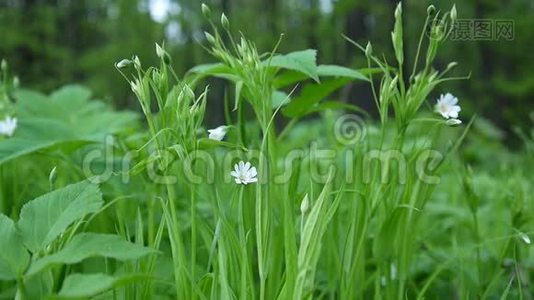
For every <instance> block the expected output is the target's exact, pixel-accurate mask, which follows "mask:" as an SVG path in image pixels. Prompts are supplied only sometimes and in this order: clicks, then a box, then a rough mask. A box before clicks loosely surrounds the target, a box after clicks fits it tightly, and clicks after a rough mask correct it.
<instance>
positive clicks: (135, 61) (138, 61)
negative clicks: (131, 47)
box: [133, 55, 141, 68]
mask: <svg viewBox="0 0 534 300" xmlns="http://www.w3.org/2000/svg"><path fill="white" fill-rule="evenodd" d="M133 62H134V64H135V67H136V68H141V60H140V59H139V57H138V56H137V55H136V56H134V59H133Z"/></svg>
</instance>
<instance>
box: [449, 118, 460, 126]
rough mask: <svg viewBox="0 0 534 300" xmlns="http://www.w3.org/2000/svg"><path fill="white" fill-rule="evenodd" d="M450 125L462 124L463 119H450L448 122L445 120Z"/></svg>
mask: <svg viewBox="0 0 534 300" xmlns="http://www.w3.org/2000/svg"><path fill="white" fill-rule="evenodd" d="M445 123H446V124H447V125H449V126H456V125H460V124H462V120H459V119H448V120H447V122H445Z"/></svg>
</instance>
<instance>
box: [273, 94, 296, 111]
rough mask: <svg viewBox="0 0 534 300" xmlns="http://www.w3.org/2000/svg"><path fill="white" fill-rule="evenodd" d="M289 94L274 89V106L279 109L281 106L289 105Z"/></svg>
mask: <svg viewBox="0 0 534 300" xmlns="http://www.w3.org/2000/svg"><path fill="white" fill-rule="evenodd" d="M290 100H291V99H290V98H289V96H288V95H287V94H286V93H284V92H282V91H274V92H273V95H272V103H273V108H274V109H277V108H278V107H280V106H284V105H287V104H288V103H289V102H290Z"/></svg>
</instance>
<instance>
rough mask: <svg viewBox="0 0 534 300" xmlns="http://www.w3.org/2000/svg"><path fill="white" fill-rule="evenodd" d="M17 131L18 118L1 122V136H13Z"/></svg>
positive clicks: (8, 118)
mask: <svg viewBox="0 0 534 300" xmlns="http://www.w3.org/2000/svg"><path fill="white" fill-rule="evenodd" d="M15 129H17V118H11V117H6V119H5V120H3V121H0V135H5V136H12V135H13V133H14V132H15Z"/></svg>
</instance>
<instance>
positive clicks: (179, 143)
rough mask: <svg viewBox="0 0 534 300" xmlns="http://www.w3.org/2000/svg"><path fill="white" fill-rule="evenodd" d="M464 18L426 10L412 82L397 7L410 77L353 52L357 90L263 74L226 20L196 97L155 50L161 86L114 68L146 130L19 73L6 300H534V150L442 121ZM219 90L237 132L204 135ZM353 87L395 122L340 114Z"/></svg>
mask: <svg viewBox="0 0 534 300" xmlns="http://www.w3.org/2000/svg"><path fill="white" fill-rule="evenodd" d="M202 10H203V13H204V14H205V16H206V17H207V18H210V17H211V12H210V10H209V8H208V7H207V6H203V7H202ZM455 15H456V11H455V9H454V8H453V9H452V10H451V11H450V12H447V13H445V14H441V15H436V14H435V11H434V10H433V8H429V16H428V18H427V20H426V22H425V24H424V28H425V30H423V32H422V33H421V42H420V44H419V46H418V49H419V50H418V51H417V57H416V58H415V59H413V60H410V61H415V64H414V65H413V66H406V65H405V57H404V51H403V49H404V45H403V30H402V7H401V5H399V6H398V7H397V10H396V12H395V25H394V29H393V32H392V42H393V48H394V49H395V53H396V56H395V60H396V61H395V63H394V64H391V63H387V62H386V61H384V59H382V58H380V55H376V56H375V55H374V52H375V51H376V50H373V49H372V46H371V44H368V45H367V46H366V47H362V46H360V45H358V44H356V43H354V42H352V41H350V42H352V43H353V44H354V46H355V51H360V50H361V52H360V53H361V55H363V56H365V57H366V58H367V61H368V65H367V66H363V68H362V69H359V70H353V69H349V68H345V67H341V66H332V65H317V63H316V57H315V55H316V52H315V51H314V50H305V51H299V52H294V53H290V54H286V55H281V54H278V53H277V51H276V47H275V48H274V50H273V51H271V52H269V53H266V54H264V55H260V54H259V53H258V51H257V49H256V48H255V46H254V43H253V42H252V41H250V40H247V39H246V38H245V37H241V38H240V39H239V41H238V42H234V39H235V36H234V35H233V34H232V33H231V30H230V22H229V20H228V19H227V18H226V17H225V16H224V15H223V16H222V17H221V21H220V25H216V24H215V23H212V26H213V28H212V29H213V30H212V31H211V33H206V39H207V42H208V44H207V45H206V47H207V49H208V51H209V52H210V53H211V54H213V56H214V57H215V58H217V59H218V61H219V62H218V63H216V64H211V65H203V66H197V67H195V68H194V69H192V70H191V71H190V72H188V73H187V74H185V75H184V76H183V77H182V78H179V77H178V76H177V75H176V74H175V73H174V71H173V70H172V68H171V67H170V65H171V63H172V61H171V60H172V58H171V57H170V56H169V55H168V54H167V53H166V51H165V49H164V47H163V46H160V45H156V54H157V56H158V57H159V58H160V65H159V67H157V68H156V67H146V66H143V65H142V62H141V60H140V59H139V58H138V57H133V58H132V59H125V60H123V61H121V62H119V63H118V64H117V65H116V67H117V70H118V71H119V72H121V74H122V75H123V76H124V77H125V79H126V80H127V82H128V83H130V84H131V87H132V91H133V93H135V95H136V96H137V98H138V100H139V103H140V105H141V108H142V111H143V115H144V121H143V122H140V121H139V120H138V119H137V118H136V115H135V114H133V113H128V112H113V111H111V110H110V109H109V108H107V107H105V105H103V104H102V103H100V102H98V101H96V100H90V98H91V97H90V92H88V91H87V90H86V89H85V88H83V87H80V86H68V87H64V88H62V89H60V90H58V91H57V92H55V93H53V94H51V95H49V96H44V95H41V94H39V93H36V92H32V91H27V90H24V89H19V88H17V87H16V86H14V85H13V84H12V81H11V79H10V76H9V74H8V72H7V67H5V68H3V74H2V78H1V79H2V88H3V89H2V97H3V98H2V99H1V101H3V102H2V104H3V106H2V107H0V108H1V109H2V110H3V111H2V113H3V114H4V115H5V116H13V115H16V117H17V119H18V125H17V128H16V129H15V131H14V134H13V135H12V136H9V137H8V136H7V135H6V136H5V137H4V138H3V139H2V140H0V154H1V155H2V156H1V157H0V182H1V186H0V209H1V211H2V212H3V214H2V215H1V218H0V224H1V227H0V232H1V233H2V236H3V237H4V238H3V240H2V241H0V280H3V281H2V282H1V283H0V287H1V290H2V292H1V293H0V296H1V297H3V298H13V297H16V298H18V299H39V298H46V297H50V298H61V299H63V298H88V297H96V298H120V299H122V298H127V299H131V298H136V299H137V298H147V299H154V298H165V299H167V298H171V299H172V298H177V299H232V298H238V299H256V298H257V299H303V298H305V299H316V298H318V299H323V298H327V299H370V298H375V299H423V298H427V299H444V298H445V299H450V298H461V299H478V298H484V299H486V298H490V299H496V298H500V299H508V298H509V299H523V298H524V299H530V297H531V296H530V295H531V294H532V292H533V288H532V287H531V285H530V280H532V279H533V278H532V272H531V271H532V267H533V263H534V262H533V260H532V253H531V252H532V250H531V247H530V238H529V235H531V234H532V229H531V228H532V225H533V223H532V216H533V215H534V211H533V206H532V203H531V199H530V197H531V195H532V193H533V192H534V191H533V186H532V178H531V177H532V176H530V170H531V167H532V166H534V161H533V157H532V149H533V148H532V145H534V135H533V134H530V135H529V134H528V133H521V136H522V137H523V139H524V141H525V149H524V150H521V151H519V152H517V153H512V152H510V151H509V150H507V149H506V148H505V147H504V146H503V145H502V144H501V142H500V132H499V130H498V129H497V128H495V127H493V126H492V125H491V124H489V123H488V122H487V121H485V120H484V119H483V118H476V117H475V116H467V115H462V112H460V115H459V116H457V115H455V112H454V111H455V108H453V106H454V105H453V104H455V103H449V104H447V103H446V104H447V105H448V106H447V105H446V106H444V107H442V106H440V105H441V104H443V103H442V102H438V105H437V107H436V108H434V104H435V103H436V100H434V99H436V98H439V97H438V96H439V95H437V94H436V93H435V92H434V88H435V87H436V86H437V85H438V84H441V83H443V82H444V81H447V80H452V79H456V78H448V77H446V74H447V73H448V72H449V71H450V69H452V68H453V67H455V64H454V63H451V64H449V66H448V67H447V68H446V69H445V70H441V71H440V70H435V69H434V68H433V67H432V63H433V60H434V58H435V56H436V53H437V50H438V48H439V47H440V46H441V45H442V44H443V43H444V42H445V41H446V39H447V35H448V34H449V33H450V30H451V28H452V27H451V26H452V25H451V24H453V23H454V19H455ZM427 28H430V30H429V34H425V32H426V29H427ZM358 48H359V49H358ZM213 76H214V77H219V78H223V79H225V80H227V81H228V82H229V93H228V97H227V98H226V99H225V108H226V111H225V115H226V124H221V125H223V126H225V127H220V128H218V129H216V130H215V131H207V128H206V127H205V125H204V124H205V119H208V118H209V116H207V115H205V108H206V105H209V103H206V99H207V97H206V96H207V94H208V93H209V87H207V86H206V80H205V79H206V78H208V77H213ZM355 80H358V81H365V82H368V83H369V85H370V88H371V89H372V94H373V96H374V100H375V102H376V105H377V109H378V111H379V118H378V120H376V121H374V120H372V119H371V118H369V117H368V114H367V113H366V112H365V111H362V110H361V109H360V108H358V107H355V106H350V105H347V104H343V103H339V102H336V101H329V100H328V99H327V98H329V97H332V96H331V95H333V93H334V92H335V91H336V90H338V89H339V88H341V87H342V86H344V85H346V84H348V83H349V82H351V81H355ZM451 93H453V91H451ZM447 97H448V96H447ZM451 97H452V96H451ZM451 99H452V98H451ZM13 100H15V101H13ZM441 100H442V99H441ZM441 100H440V101H441ZM458 104H459V105H460V106H461V101H460V102H459V103H458ZM434 109H436V110H437V111H434ZM456 112H457V111H456ZM312 114H313V115H315V116H316V117H315V118H307V116H308V115H312ZM461 120H463V123H462V121H461ZM459 123H461V124H459ZM241 161H242V162H243V163H247V162H248V163H249V164H250V166H248V165H247V168H243V165H241V166H240V162H241ZM256 171H257V172H256ZM232 172H235V173H232ZM76 182H78V183H76ZM47 192H48V194H47ZM41 194H45V195H44V196H41V197H38V196H39V195H41ZM37 197H38V198H37ZM33 198H37V199H35V200H31V199H33ZM30 200H31V201H30ZM25 203H26V204H25ZM13 220H14V221H13Z"/></svg>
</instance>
